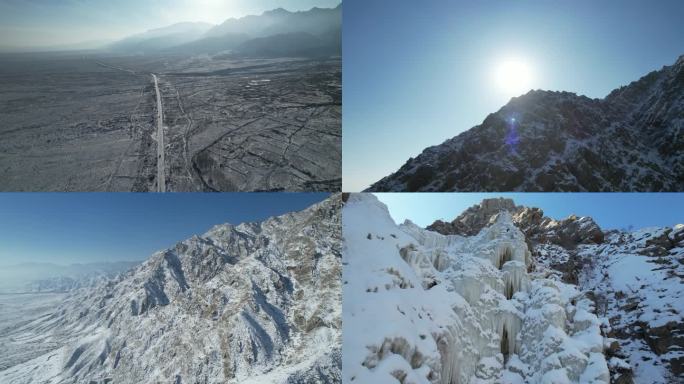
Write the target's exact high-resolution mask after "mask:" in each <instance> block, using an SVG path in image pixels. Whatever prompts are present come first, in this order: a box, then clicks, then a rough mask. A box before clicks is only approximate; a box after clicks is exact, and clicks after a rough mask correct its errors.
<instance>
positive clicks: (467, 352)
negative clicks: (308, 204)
mask: <svg viewBox="0 0 684 384" xmlns="http://www.w3.org/2000/svg"><path fill="white" fill-rule="evenodd" d="M440 232H441V233H440ZM343 234H344V247H343V263H344V271H343V280H344V288H343V290H344V298H345V299H344V302H343V322H344V330H343V338H344V343H343V382H344V383H369V382H372V383H395V382H396V381H397V380H399V382H402V383H432V384H437V383H448V384H451V383H501V382H505V383H608V382H611V383H632V382H634V383H672V382H680V381H682V380H683V379H684V370H683V368H684V337H683V336H684V332H683V331H684V320H683V319H682V311H684V308H682V307H684V300H682V299H684V284H683V278H684V267H683V266H682V260H684V226H677V227H675V228H673V229H672V228H650V229H644V230H640V231H636V232H625V231H616V230H614V231H607V232H603V231H602V230H601V228H600V227H599V226H598V225H597V224H596V223H595V222H594V221H593V220H592V219H591V218H589V217H581V218H580V217H574V216H571V217H569V218H567V219H563V220H554V219H551V218H548V217H544V215H543V212H542V211H541V210H540V209H538V208H529V207H518V206H515V204H514V203H513V201H511V200H507V199H493V200H485V201H483V202H482V203H481V204H479V205H477V206H474V207H472V208H470V209H468V210H467V211H465V212H464V213H463V214H462V215H460V216H459V217H457V218H456V219H455V220H454V221H453V222H451V223H447V222H436V223H434V224H433V225H431V226H430V227H429V229H422V228H419V227H418V226H416V225H415V224H413V223H411V222H409V221H407V222H405V223H404V224H402V225H396V224H395V223H394V221H393V220H392V218H391V217H390V215H389V212H388V210H387V208H386V207H385V206H384V204H382V203H381V202H379V201H378V200H377V199H376V198H375V197H374V196H372V195H370V194H352V195H350V196H349V198H348V200H347V202H346V203H345V206H344V209H343Z"/></svg>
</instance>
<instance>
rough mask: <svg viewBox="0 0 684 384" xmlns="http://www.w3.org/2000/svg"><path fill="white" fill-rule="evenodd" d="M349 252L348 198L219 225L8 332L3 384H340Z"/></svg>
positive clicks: (0, 361) (0, 379)
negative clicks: (344, 246) (344, 225)
mask: <svg viewBox="0 0 684 384" xmlns="http://www.w3.org/2000/svg"><path fill="white" fill-rule="evenodd" d="M340 248H341V228H340V197H339V195H338V196H332V197H330V198H329V199H327V200H325V201H323V202H321V203H318V204H316V205H313V206H311V207H309V208H307V209H305V210H303V211H301V212H296V213H289V214H286V215H282V216H278V217H273V218H270V219H268V220H265V221H263V222H259V223H245V224H240V225H230V224H224V225H218V226H216V227H214V228H212V229H211V230H209V231H208V232H207V233H205V234H204V235H202V236H194V237H192V238H190V239H188V240H185V241H182V242H180V243H178V244H176V245H175V246H174V247H173V248H170V249H167V250H165V251H161V252H158V253H156V254H154V255H153V256H152V257H151V258H150V259H148V260H147V261H145V262H144V263H142V264H141V265H140V266H138V267H137V268H135V269H133V270H131V271H129V272H128V273H126V274H125V275H121V276H119V277H118V278H116V279H111V280H108V281H105V282H103V283H101V284H99V285H97V286H96V287H95V288H89V289H80V290H77V291H74V292H72V293H71V294H70V295H69V296H68V297H67V299H66V300H64V303H63V304H62V305H60V306H59V308H58V309H57V310H56V311H54V312H53V313H51V314H49V315H45V316H40V317H38V318H36V319H28V321H25V322H23V323H22V324H18V325H16V326H15V327H13V328H9V329H5V333H6V334H5V335H3V337H2V338H0V339H2V341H3V351H7V352H6V353H3V355H5V356H2V357H3V358H0V382H2V383H17V384H19V383H37V382H40V383H262V382H263V383H266V382H268V383H312V382H319V383H334V382H339V381H340V375H341V368H340V364H341V308H340V307H341V305H340V302H341V281H340V279H341V268H342V266H341V249H340ZM8 355H11V356H8ZM7 361H11V364H7V363H6V362H7ZM3 363H5V364H6V365H9V366H8V367H3V366H2V365H3ZM3 368H4V369H3Z"/></svg>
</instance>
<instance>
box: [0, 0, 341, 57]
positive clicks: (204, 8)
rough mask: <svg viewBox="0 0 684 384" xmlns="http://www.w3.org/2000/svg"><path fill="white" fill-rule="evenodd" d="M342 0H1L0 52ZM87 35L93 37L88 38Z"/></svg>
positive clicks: (84, 43) (75, 44)
mask: <svg viewBox="0 0 684 384" xmlns="http://www.w3.org/2000/svg"><path fill="white" fill-rule="evenodd" d="M340 3H341V1H340V0H285V1H278V0H228V1H222V0H170V1H161V0H154V1H149V2H144V3H141V2H136V1H134V0H124V1H120V2H116V3H112V2H107V1H105V0H66V1H62V2H59V3H58V2H51V1H49V0H29V1H22V0H0V51H4V52H13V51H17V52H22V51H27V50H41V51H42V50H61V49H63V50H70V49H92V48H96V47H98V46H104V45H106V44H107V43H111V42H115V41H117V40H121V39H123V38H126V37H129V36H132V35H136V34H139V33H144V32H146V31H149V30H153V29H158V28H163V27H167V26H169V25H173V24H178V23H184V22H191V23H197V22H202V23H209V24H213V25H218V24H220V23H222V22H223V21H225V20H227V19H230V18H240V17H244V16H248V15H260V14H262V13H263V12H265V11H269V10H272V9H276V8H284V9H287V10H288V11H292V12H295V11H306V10H309V9H311V8H313V7H319V8H333V7H336V6H337V5H339V4H340ZM85 36H87V37H85Z"/></svg>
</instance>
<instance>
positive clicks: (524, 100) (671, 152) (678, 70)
mask: <svg viewBox="0 0 684 384" xmlns="http://www.w3.org/2000/svg"><path fill="white" fill-rule="evenodd" d="M682 116H684V56H682V57H680V58H679V59H678V60H677V62H676V63H675V64H673V65H672V66H667V67H663V68H662V69H661V70H659V71H655V72H652V73H650V74H648V75H646V76H644V77H643V78H641V79H640V80H638V81H635V82H633V83H631V84H629V85H627V86H625V87H621V88H619V89H616V90H615V91H613V92H611V94H610V95H608V96H607V97H606V98H604V99H601V100H599V99H590V98H587V97H585V96H577V95H575V94H573V93H569V92H549V91H530V92H529V93H527V94H525V95H522V96H520V97H516V98H513V99H512V100H511V101H510V102H509V103H508V104H507V105H505V106H504V107H503V108H501V109H500V110H499V111H498V112H496V113H493V114H490V115H489V116H487V118H486V119H485V120H484V121H483V122H482V124H481V125H478V126H476V127H474V128H472V129H470V130H468V131H466V132H463V133H461V134H460V135H458V136H456V137H454V138H452V139H449V140H447V141H445V142H444V143H442V144H440V145H436V146H433V147H429V148H427V149H425V150H424V151H423V152H422V153H421V154H420V155H419V156H417V157H416V158H411V159H409V160H408V161H407V162H406V163H405V164H404V165H403V166H402V167H401V168H400V169H399V170H397V171H396V172H395V173H393V174H391V175H389V176H387V177H385V178H383V179H382V180H380V181H378V182H376V183H374V184H373V185H371V186H370V188H368V190H367V191H369V192H383V191H475V192H482V191H500V192H504V191H526V192H529V191H681V190H684V137H683V136H682V135H681V134H679V132H680V130H681V128H682V126H683V125H684V120H683V119H682Z"/></svg>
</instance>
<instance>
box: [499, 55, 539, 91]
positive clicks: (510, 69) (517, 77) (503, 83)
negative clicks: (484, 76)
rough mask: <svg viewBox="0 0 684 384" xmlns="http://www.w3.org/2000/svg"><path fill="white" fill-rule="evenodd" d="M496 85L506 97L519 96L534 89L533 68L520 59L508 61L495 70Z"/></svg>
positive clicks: (502, 62) (500, 63)
mask: <svg viewBox="0 0 684 384" xmlns="http://www.w3.org/2000/svg"><path fill="white" fill-rule="evenodd" d="M493 77H494V84H495V85H496V87H497V88H498V90H499V91H500V92H501V93H504V94H506V96H519V95H522V94H523V93H526V92H527V91H529V90H530V89H532V84H533V82H534V71H533V69H532V66H531V65H530V64H529V63H528V62H527V61H525V60H522V59H519V58H511V59H506V60H503V61H501V62H499V64H498V65H497V66H496V68H494V73H493Z"/></svg>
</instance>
